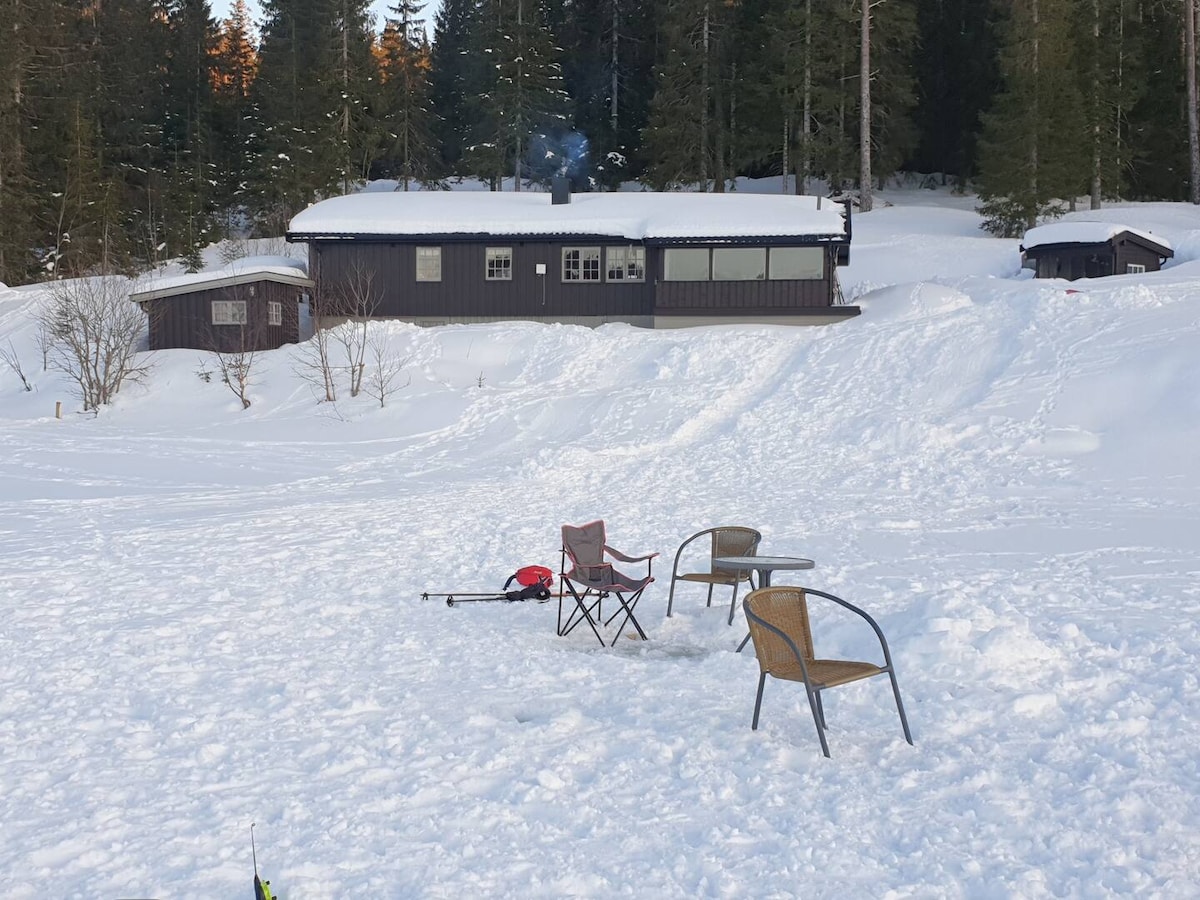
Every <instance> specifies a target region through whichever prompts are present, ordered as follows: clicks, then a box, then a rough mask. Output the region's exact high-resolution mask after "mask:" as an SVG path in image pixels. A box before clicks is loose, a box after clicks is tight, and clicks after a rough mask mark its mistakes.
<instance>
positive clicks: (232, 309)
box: [212, 300, 246, 325]
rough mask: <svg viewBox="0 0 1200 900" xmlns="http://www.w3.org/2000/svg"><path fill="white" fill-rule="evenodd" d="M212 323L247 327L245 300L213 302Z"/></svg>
mask: <svg viewBox="0 0 1200 900" xmlns="http://www.w3.org/2000/svg"><path fill="white" fill-rule="evenodd" d="M212 323H213V324H214V325H245V324H246V301H245V300H214V301H213V302H212Z"/></svg>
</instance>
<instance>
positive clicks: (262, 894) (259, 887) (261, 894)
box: [250, 822, 272, 900]
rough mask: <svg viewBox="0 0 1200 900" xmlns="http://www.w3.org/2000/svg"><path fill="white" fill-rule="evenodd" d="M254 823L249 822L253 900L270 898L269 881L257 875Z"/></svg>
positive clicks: (270, 899)
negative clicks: (252, 866)
mask: <svg viewBox="0 0 1200 900" xmlns="http://www.w3.org/2000/svg"><path fill="white" fill-rule="evenodd" d="M254 824H255V823H253V822H251V823H250V856H251V858H252V859H253V860H254V900H272V897H271V882H269V881H263V880H262V879H261V878H259V877H258V851H257V850H255V848H254Z"/></svg>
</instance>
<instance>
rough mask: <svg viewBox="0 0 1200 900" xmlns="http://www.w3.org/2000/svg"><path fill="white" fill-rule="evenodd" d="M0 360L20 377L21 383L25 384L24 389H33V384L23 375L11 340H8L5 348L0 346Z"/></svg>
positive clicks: (19, 359) (19, 360)
mask: <svg viewBox="0 0 1200 900" xmlns="http://www.w3.org/2000/svg"><path fill="white" fill-rule="evenodd" d="M0 362H3V363H4V364H5V365H6V366H8V367H9V368H10V369H12V370H13V373H14V374H15V375H16V376H17V377H18V378H20V379H21V384H23V385H25V390H27V391H32V390H33V385H32V384H30V383H29V379H28V378H26V377H25V372H24V370H23V369H22V368H21V358H20V357H19V356H17V348H16V347H14V346H13V343H12V341H9V342H8V349H7V350H6V349H5V348H3V347H0Z"/></svg>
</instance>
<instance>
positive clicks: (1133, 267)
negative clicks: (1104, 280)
mask: <svg viewBox="0 0 1200 900" xmlns="http://www.w3.org/2000/svg"><path fill="white" fill-rule="evenodd" d="M1145 271H1146V267H1145V266H1144V265H1142V264H1141V263H1125V272H1126V273H1127V274H1129V275H1141V274H1142V273H1143V272H1145Z"/></svg>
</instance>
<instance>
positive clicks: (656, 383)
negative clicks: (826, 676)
mask: <svg viewBox="0 0 1200 900" xmlns="http://www.w3.org/2000/svg"><path fill="white" fill-rule="evenodd" d="M888 212H893V211H888ZM1174 212H1175V211H1174V210H1173V209H1172V210H1171V213H1172V215H1174ZM921 215H924V216H925V217H927V218H928V220H929V222H930V229H931V230H932V231H935V232H936V230H937V228H944V229H945V230H946V231H948V232H950V233H952V234H953V233H956V229H958V228H960V226H959V225H958V224H957V222H958V220H959V218H960V216H956V217H954V218H953V219H947V220H945V222H944V223H942V220H940V219H937V218H936V217H934V215H933V214H932V213H929V212H925V213H922V214H921ZM1164 215H1165V213H1164ZM897 220H898V217H895V216H893V217H892V218H889V219H884V218H883V217H881V221H886V222H892V223H895V222H896V221H897ZM919 220H920V216H918V221H919ZM859 221H861V222H862V223H863V225H862V230H864V231H866V230H867V228H868V223H870V221H871V219H870V217H869V216H863V217H861V219H860V220H859ZM1172 221H1174V220H1172ZM939 223H942V224H939ZM857 227H858V221H856V228H857ZM874 227H876V228H877V229H883V228H884V226H880V225H876V226H874ZM889 227H892V228H895V229H896V233H895V234H892V235H890V236H889V235H888V234H886V233H883V232H881V233H880V234H879V235H878V236H877V237H878V240H879V243H880V244H881V245H883V244H888V245H890V246H893V247H894V248H895V249H896V252H897V253H899V254H902V253H903V252H904V251H905V248H906V247H907V253H908V254H909V255H910V256H911V255H912V254H913V249H912V248H913V247H914V246H915V244H914V241H917V240H919V239H920V237H919V235H917V236H914V235H908V234H901V233H899V228H898V226H896V225H894V224H893V225H891V226H889ZM1175 227H1180V226H1178V225H1176V226H1175ZM1194 227H1195V228H1197V229H1200V223H1196V224H1195V226H1194ZM857 233H858V232H857V231H856V236H857ZM1169 236H1170V235H1169ZM968 240H969V241H972V242H974V243H972V244H971V246H972V247H973V248H975V249H973V250H972V252H973V253H976V254H978V253H982V252H983V250H982V248H981V247H980V245H979V244H978V238H976V237H973V236H967V235H964V237H963V241H968ZM1174 242H1175V244H1176V246H1188V244H1187V241H1186V240H1184V241H1180V240H1179V239H1175V241H1174ZM997 243H1001V244H1002V243H1003V242H997ZM867 246H870V243H867ZM1196 246H1197V247H1200V241H1198V242H1196ZM996 252H997V254H1000V255H997V256H996V257H995V260H993V262H992V263H990V264H989V265H988V266H987V267H985V268H986V271H984V272H983V273H982V275H977V274H972V273H971V272H969V271H968V272H963V273H961V274H960V273H958V272H954V271H951V272H950V273H949V274H947V275H944V276H943V275H938V276H937V277H933V276H932V275H931V276H926V277H919V278H917V279H915V280H913V281H910V282H899V283H896V282H888V281H887V276H888V274H889V272H888V271H887V269H886V267H881V268H879V269H874V270H872V269H870V268H869V265H868V264H867V263H864V262H863V260H864V257H866V258H868V259H869V257H867V255H866V254H867V251H866V250H865V249H861V250H860V248H859V247H858V246H857V245H856V248H855V258H856V266H857V267H858V268H857V269H856V270H855V271H856V272H858V273H859V274H860V277H859V279H858V282H859V284H860V285H864V286H866V285H868V284H875V285H879V286H878V287H876V288H874V289H868V290H864V291H863V292H862V293H861V294H859V295H858V297H859V300H860V301H861V302H862V304H863V306H864V315H863V316H862V317H861V318H859V319H857V320H855V321H852V322H849V323H844V324H842V325H838V326H836V327H832V328H810V329H788V328H780V327H750V326H723V327H719V328H705V329H696V330H689V331H661V332H649V331H642V330H638V329H633V328H628V327H624V326H606V327H604V328H601V329H598V330H596V331H589V330H586V329H581V328H574V327H570V326H537V325H530V324H525V323H506V324H499V325H490V326H461V327H448V328H439V329H416V328H412V327H408V326H399V325H389V326H384V327H386V328H387V329H388V334H389V335H390V339H391V340H392V342H393V345H394V346H395V347H396V348H397V349H398V350H399V351H400V352H401V354H402V355H403V356H406V357H407V358H408V359H409V365H408V368H407V371H408V373H409V374H410V375H411V383H410V384H409V386H408V387H407V388H405V390H404V391H402V392H400V393H399V394H397V395H396V396H395V397H394V398H393V399H392V401H391V402H390V404H389V406H388V408H387V409H384V410H379V409H378V408H376V407H372V401H370V400H366V399H362V400H358V401H349V400H345V399H343V400H340V401H339V403H338V404H337V406H336V412H334V408H330V407H328V406H319V405H316V404H314V403H312V401H311V398H310V397H309V395H308V392H307V391H305V390H298V389H297V387H296V383H295V377H294V375H292V373H291V363H290V355H291V354H292V353H293V352H294V351H292V350H287V349H285V350H283V351H280V352H279V353H278V354H271V355H270V361H269V362H268V363H266V364H265V365H266V366H267V368H266V369H265V370H264V371H263V372H262V373H261V376H260V377H261V384H260V386H259V388H258V389H257V390H258V392H257V394H255V393H253V392H252V396H254V397H255V401H256V402H255V405H254V406H253V407H252V408H251V409H250V410H249V411H247V413H246V414H243V413H242V411H241V410H240V409H237V408H236V406H238V405H239V404H236V401H235V400H233V397H232V395H231V394H229V393H227V392H226V389H225V388H224V387H223V386H221V385H218V384H205V383H203V382H201V380H200V379H199V378H197V377H196V370H197V366H198V361H199V359H200V355H199V354H194V353H191V352H188V351H180V352H177V353H166V354H159V360H158V363H159V365H158V369H157V370H156V372H155V374H154V376H153V378H152V380H151V382H150V384H149V385H148V386H146V387H144V388H137V389H133V390H130V391H129V392H128V394H123V396H122V397H121V399H120V402H119V403H118V404H117V405H116V407H115V408H114V409H112V410H107V411H105V413H104V414H103V415H101V416H99V417H98V418H94V419H93V418H90V417H82V416H77V415H69V416H68V417H67V418H66V419H65V420H64V421H62V422H58V421H55V420H54V419H53V418H52V417H51V415H50V409H47V407H52V405H53V402H52V401H53V398H55V397H57V396H59V395H60V392H61V383H60V382H58V381H56V380H55V379H54V378H53V376H51V375H48V374H46V373H40V372H39V373H37V376H36V381H37V382H38V391H37V392H35V394H33V395H31V396H26V395H25V394H23V393H22V392H20V391H19V389H18V386H17V383H16V380H15V378H14V377H12V376H11V373H8V372H7V371H6V372H2V373H0V420H2V422H3V426H2V427H0V564H2V565H0V604H3V605H2V607H0V612H2V616H0V687H2V688H3V689H2V690H0V798H2V799H0V837H2V838H3V840H2V841H0V861H2V862H3V864H2V865H0V895H2V896H5V897H13V898H32V897H35V896H40V895H41V894H43V893H44V891H45V889H46V886H47V885H51V884H52V885H53V886H54V888H53V889H54V891H55V892H56V893H57V894H59V895H61V896H64V897H102V896H104V897H115V896H171V897H195V898H212V897H233V896H242V895H245V894H246V893H247V892H248V886H249V882H250V877H249V876H250V864H249V848H248V846H247V843H248V834H247V832H248V828H249V823H250V822H252V821H253V822H257V823H258V824H257V829H256V838H257V841H258V856H259V867H260V869H261V870H263V872H264V875H267V876H268V877H270V878H271V880H272V882H273V884H274V886H275V888H276V890H277V893H278V895H279V896H280V897H281V898H283V900H301V898H326V897H328V898H333V897H344V896H351V895H358V894H362V895H368V896H373V897H374V896H379V897H385V896H386V897H451V896H454V897H457V896H461V895H462V894H464V893H466V892H474V893H475V894H477V895H480V896H487V897H513V896H528V897H547V898H549V897H568V896H569V897H612V896H628V897H646V898H660V897H681V898H682V897H792V896H803V897H844V896H864V897H865V896H870V897H893V898H899V897H951V898H957V897H1050V896H1056V897H1057V896H1072V897H1089V898H1090V897H1100V896H1113V897H1127V896H1147V897H1149V896H1158V897H1192V896H1200V812H1198V810H1200V803H1197V785H1200V764H1198V763H1197V758H1196V753H1195V747H1196V746H1197V745H1198V744H1200V724H1198V723H1200V717H1198V716H1197V708H1196V699H1195V698H1196V696H1197V695H1198V690H1197V689H1198V687H1200V685H1198V684H1197V680H1198V679H1197V675H1196V668H1195V659H1196V655H1197V653H1198V652H1200V625H1198V624H1197V622H1198V621H1200V618H1198V616H1197V613H1198V612H1200V588H1198V587H1197V585H1200V577H1198V576H1200V562H1198V560H1200V553H1198V552H1197V551H1198V549H1200V540H1198V538H1200V513H1198V512H1197V510H1198V509H1200V504H1198V501H1200V491H1198V490H1197V483H1196V481H1195V467H1194V447H1195V446H1196V444H1195V440H1196V438H1197V437H1200V406H1198V405H1197V403H1196V401H1195V399H1194V388H1195V383H1196V382H1195V372H1196V368H1195V360H1196V359H1197V356H1198V351H1200V314H1198V313H1197V312H1196V309H1197V307H1196V306H1195V298H1196V293H1195V290H1194V288H1193V286H1192V283H1190V282H1188V281H1187V280H1186V279H1177V280H1172V279H1171V278H1170V277H1168V276H1169V275H1170V270H1168V271H1167V272H1164V273H1160V275H1159V276H1155V277H1153V278H1152V277H1149V276H1147V277H1146V278H1145V279H1144V280H1141V281H1137V282H1135V283H1131V284H1126V283H1124V282H1118V281H1117V280H1115V279H1113V280H1106V281H1105V282H1104V283H1100V282H1097V283H1095V284H1088V285H1087V286H1086V290H1085V292H1084V293H1083V294H1067V293H1066V292H1065V291H1064V289H1063V285H1062V284H1061V283H1039V282H1031V281H1022V280H1009V279H1004V278H994V277H990V276H992V275H993V274H994V273H993V271H992V269H1001V268H1002V265H1001V263H1000V262H999V261H998V260H999V259H1000V258H1001V255H1002V256H1003V258H1005V259H1007V254H1008V252H1009V250H1008V249H1007V248H1001V249H1000V250H998V251H996ZM1180 261H1181V262H1182V261H1183V260H1180ZM928 265H929V266H930V267H934V268H935V267H936V260H935V261H933V262H930V263H928ZM1109 281H1111V282H1112V283H1111V284H1110V283H1109ZM38 296H39V295H38V294H37V293H36V292H30V291H22V292H18V294H17V298H16V299H13V298H12V297H11V296H10V297H9V298H8V299H6V300H5V301H3V302H4V304H5V305H4V306H0V340H3V341H5V342H6V341H7V340H8V339H9V337H10V336H11V337H12V338H13V340H14V341H15V342H16V344H17V345H18V346H19V347H20V348H21V350H22V354H23V358H24V359H33V358H34V357H33V355H32V350H31V349H30V348H31V347H32V340H33V332H32V330H31V328H29V327H28V322H29V315H30V308H31V305H32V304H34V303H36V302H37V297H38ZM1095 385H1100V386H1101V387H1102V393H1101V394H1100V395H1099V396H1098V395H1097V388H1096V387H1094V386H1095ZM1183 386H1190V390H1191V394H1188V393H1187V391H1185V390H1184V389H1183ZM1189 403H1190V405H1188V404H1189ZM1168 412H1169V414H1167V413H1168ZM1189 442H1190V443H1189ZM1187 447H1191V448H1192V450H1191V452H1190V454H1189V453H1188V452H1187V451H1186V448H1187ZM600 517H602V518H604V519H606V520H607V522H608V525H609V535H610V543H611V544H613V545H614V546H616V547H618V548H620V549H621V550H623V551H625V552H629V553H641V552H644V551H659V552H660V553H661V554H662V555H661V557H660V558H659V559H658V560H657V561H656V568H655V570H656V573H657V574H658V575H659V580H658V581H657V582H656V583H655V584H654V585H653V586H652V587H651V588H650V589H649V590H648V591H647V595H646V597H645V599H644V600H643V602H642V605H641V606H640V607H639V613H640V615H639V618H640V620H641V621H642V623H643V625H644V626H645V627H646V629H647V631H648V632H649V634H650V638H651V640H650V641H649V642H647V643H646V644H644V645H643V644H641V643H639V642H636V641H633V640H627V639H622V640H620V641H619V642H618V645H617V647H616V648H614V649H612V650H600V649H599V648H598V647H596V646H595V645H594V641H592V639H591V636H590V634H588V633H587V632H586V631H585V630H582V629H581V630H580V631H577V632H575V633H574V634H573V635H572V636H570V637H569V638H565V639H561V638H557V637H556V636H555V634H554V618H555V610H556V607H555V604H554V603H553V602H550V603H547V604H533V603H519V604H475V605H471V606H465V607H461V608H456V609H453V610H451V609H447V608H446V606H445V604H444V602H442V599H441V598H432V599H430V600H428V601H423V600H421V599H420V595H421V593H422V592H423V591H431V592H434V591H449V590H455V591H487V590H493V589H498V588H500V586H501V585H502V584H503V581H504V579H505V578H506V577H507V576H508V575H509V574H510V573H511V572H513V571H514V570H515V569H516V568H517V567H519V566H520V565H525V564H532V563H537V564H544V565H549V566H551V567H554V568H557V565H558V546H559V526H560V525H561V524H563V523H567V522H570V523H582V522H585V521H589V520H591V519H594V518H600ZM723 523H726V524H727V523H744V524H749V525H753V526H755V527H758V528H760V529H761V530H762V531H763V532H764V542H763V545H762V548H761V552H763V553H773V554H795V555H805V556H810V557H812V558H813V559H815V560H816V561H817V568H816V569H815V570H813V572H811V573H805V574H804V576H803V577H804V580H805V581H806V582H809V583H811V584H813V586H815V587H821V588H824V589H827V590H831V591H833V592H834V593H837V594H839V595H841V596H844V597H846V598H847V599H849V600H850V601H851V602H854V603H857V604H859V605H861V606H863V607H864V608H866V609H867V610H868V611H870V612H871V613H872V614H873V615H875V616H876V617H877V619H878V620H879V622H880V624H881V626H882V628H883V630H884V632H885V634H886V635H887V636H888V639H889V642H890V644H891V647H892V651H893V654H894V657H895V660H896V665H897V670H898V672H899V678H900V686H901V690H902V692H903V695H904V699H905V703H906V707H907V709H908V713H909V717H910V721H911V724H912V726H913V731H914V737H915V740H916V746H915V747H909V746H908V745H907V744H906V743H904V741H903V739H902V736H901V733H900V727H899V722H898V721H897V718H896V714H895V710H894V708H893V706H892V704H891V699H890V693H889V691H888V689H887V686H886V682H885V681H884V680H872V681H870V682H866V683H863V684H858V685H853V686H848V687H844V688H840V689H837V690H835V691H831V692H830V693H829V695H828V696H827V699H826V709H827V713H828V718H829V722H830V728H831V730H830V733H829V740H830V746H831V751H832V754H833V758H832V759H831V760H825V759H823V758H822V757H821V755H820V749H819V745H818V744H817V741H816V735H815V734H814V732H813V725H812V721H811V717H810V716H809V713H808V710H807V707H806V704H805V702H804V699H803V692H802V691H799V690H797V689H796V688H795V686H794V685H786V684H780V683H777V682H771V683H769V684H768V685H767V689H766V693H765V699H764V708H763V722H762V726H761V728H760V730H759V731H758V732H751V731H750V729H749V720H750V715H751V711H752V708H753V700H754V688H755V685H756V681H757V666H756V663H755V660H754V658H753V654H752V653H750V652H746V653H743V654H740V655H739V654H735V653H734V652H732V651H733V649H734V648H735V647H736V645H737V643H738V642H739V641H740V640H741V638H742V636H743V635H744V633H745V631H744V623H743V622H742V621H741V617H740V615H739V619H738V620H737V621H736V623H735V626H734V627H733V628H729V627H726V626H725V615H726V610H727V609H728V595H727V594H724V593H721V594H719V595H718V596H717V597H716V598H715V599H714V604H713V607H712V608H711V609H706V608H705V606H704V601H703V597H704V595H703V590H702V588H700V587H699V586H695V585H691V586H689V585H687V584H682V585H681V586H680V587H679V589H678V591H677V596H676V614H675V616H674V617H673V618H671V619H666V618H664V615H663V614H664V612H665V607H666V598H667V590H668V582H669V578H668V577H667V573H669V567H670V563H671V560H672V558H673V556H674V553H675V549H676V547H677V546H678V544H679V542H680V541H681V540H682V539H683V538H684V537H686V536H687V535H689V534H691V533H692V532H693V531H696V530H698V529H700V528H703V527H708V526H711V525H715V524H723ZM782 580H783V579H782V578H781V577H780V576H777V578H776V581H777V583H781V582H782ZM863 631H864V629H863V628H862V627H861V626H860V625H858V624H857V623H856V622H855V621H854V620H853V619H851V618H841V617H838V616H837V615H832V616H828V617H822V618H821V619H820V620H819V621H818V622H817V643H818V646H819V647H821V648H822V652H823V653H826V654H828V655H831V656H833V655H838V654H841V653H845V654H849V655H854V656H857V655H861V658H874V656H873V655H872V654H874V653H875V652H877V650H876V648H875V647H874V646H873V644H872V641H873V636H872V635H871V634H870V633H869V631H868V632H867V633H866V634H864V633H863ZM589 642H590V643H589Z"/></svg>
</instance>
